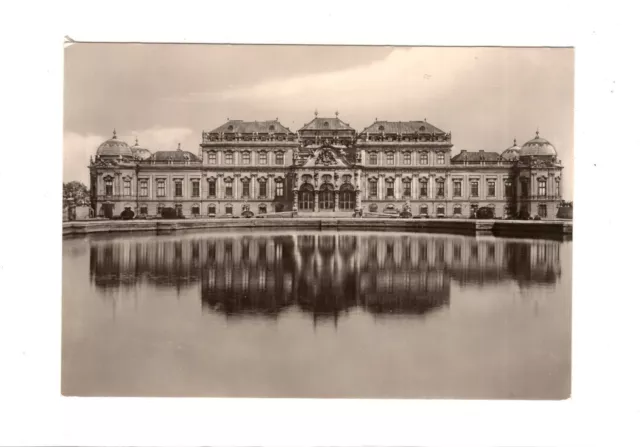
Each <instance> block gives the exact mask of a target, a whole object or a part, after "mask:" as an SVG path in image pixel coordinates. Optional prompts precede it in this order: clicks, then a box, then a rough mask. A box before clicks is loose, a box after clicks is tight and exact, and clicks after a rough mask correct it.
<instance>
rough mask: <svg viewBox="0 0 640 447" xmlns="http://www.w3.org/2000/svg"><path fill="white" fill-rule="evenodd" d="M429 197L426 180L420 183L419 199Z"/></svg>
mask: <svg viewBox="0 0 640 447" xmlns="http://www.w3.org/2000/svg"><path fill="white" fill-rule="evenodd" d="M428 195H429V183H428V182H427V180H426V179H424V180H423V181H421V182H420V197H427V196H428Z"/></svg>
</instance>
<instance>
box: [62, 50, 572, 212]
mask: <svg viewBox="0 0 640 447" xmlns="http://www.w3.org/2000/svg"><path fill="white" fill-rule="evenodd" d="M315 110H318V113H319V116H325V117H332V116H335V112H336V111H338V112H339V114H340V115H339V116H340V118H341V119H342V120H343V121H345V122H346V123H349V124H350V125H351V127H353V128H354V129H356V130H357V131H361V130H362V129H363V128H365V127H366V126H368V125H370V124H371V123H373V122H374V121H375V120H376V119H379V120H387V121H408V120H424V119H426V120H427V121H428V122H429V123H431V124H433V125H435V126H436V127H438V128H440V129H442V130H444V131H447V132H449V131H450V132H451V133H452V142H453V144H454V148H453V154H454V155H455V154H456V153H458V152H459V151H460V150H462V149H466V150H469V151H477V150H480V149H483V150H485V151H495V152H502V151H503V150H504V149H506V148H507V147H509V146H511V145H512V144H513V139H514V138H516V139H517V142H518V144H519V145H522V144H523V143H525V142H526V141H527V140H529V139H531V138H533V137H534V136H535V132H536V130H537V129H539V131H540V136H541V137H543V138H546V139H547V140H549V141H550V142H551V143H552V144H553V145H554V146H555V147H556V149H557V151H558V156H559V158H560V159H561V160H562V163H563V165H564V166H565V172H564V193H565V196H566V197H565V198H566V199H568V200H571V199H572V197H573V112H574V51H573V49H570V48H498V47H493V48H481V47H457V48H452V47H364V46H361V47H352V46H342V47H340V46H275V45H193V44H189V45H187V44H185V45H168V44H97V43H80V44H74V45H71V46H70V47H68V48H66V49H65V76H64V146H63V147H64V173H63V178H64V181H71V180H79V181H82V182H84V183H86V184H88V178H89V172H88V169H87V165H88V162H89V157H90V156H91V155H94V154H95V151H96V149H97V147H98V146H99V145H100V143H101V142H103V141H104V140H106V139H108V138H110V137H111V136H112V132H113V129H114V128H115V129H116V130H117V134H118V138H120V139H123V140H125V141H127V142H128V143H129V144H131V145H133V144H134V142H135V138H136V136H137V137H138V139H139V144H140V145H141V146H143V147H146V148H148V149H150V150H152V151H156V150H169V149H175V148H176V147H177V145H178V143H181V147H182V149H183V150H189V151H191V152H193V153H195V154H197V153H198V144H199V143H200V141H201V138H202V137H201V135H202V131H203V130H207V131H208V130H211V129H214V128H216V127H218V126H220V125H221V124H223V123H224V122H225V121H226V120H227V119H228V118H229V119H240V120H247V121H252V120H259V121H260V120H268V119H275V118H278V119H279V121H280V122H282V123H283V124H284V125H285V126H287V127H289V128H290V129H291V130H292V131H294V132H295V131H297V130H298V129H299V128H301V127H302V126H303V125H304V124H305V123H307V122H309V121H311V120H312V119H313V118H314V111H315Z"/></svg>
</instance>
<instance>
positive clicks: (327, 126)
mask: <svg viewBox="0 0 640 447" xmlns="http://www.w3.org/2000/svg"><path fill="white" fill-rule="evenodd" d="M322 126H323V127H324V128H325V129H328V128H329V123H328V122H326V121H325V122H324V124H323V125H322Z"/></svg>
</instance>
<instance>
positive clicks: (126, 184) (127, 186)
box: [124, 180, 131, 196]
mask: <svg viewBox="0 0 640 447" xmlns="http://www.w3.org/2000/svg"><path fill="white" fill-rule="evenodd" d="M124 195H125V196H130V195H131V180H125V181H124Z"/></svg>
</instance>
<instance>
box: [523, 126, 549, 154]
mask: <svg viewBox="0 0 640 447" xmlns="http://www.w3.org/2000/svg"><path fill="white" fill-rule="evenodd" d="M557 155H558V153H557V152H556V148H555V147H553V144H551V143H549V142H548V141H547V140H545V139H544V138H540V134H539V132H538V131H536V137H535V138H534V139H533V140H529V141H527V142H526V143H524V144H523V145H522V149H521V150H520V157H545V156H551V157H555V156H557Z"/></svg>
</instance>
